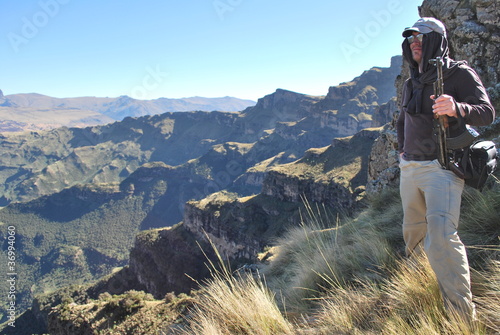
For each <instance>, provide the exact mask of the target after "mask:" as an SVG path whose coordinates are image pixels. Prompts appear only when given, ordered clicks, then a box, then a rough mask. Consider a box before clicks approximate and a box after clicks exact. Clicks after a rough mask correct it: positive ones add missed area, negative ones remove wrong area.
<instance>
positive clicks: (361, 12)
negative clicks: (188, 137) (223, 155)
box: [0, 0, 422, 100]
mask: <svg viewBox="0 0 500 335" xmlns="http://www.w3.org/2000/svg"><path fill="white" fill-rule="evenodd" d="M421 3H422V0H383V1H368V0H357V1H333V0H328V1H327V0H307V1H306V0H302V1H299V0H287V1H285V0H184V1H182V0H144V1H132V0H120V1H105V0H99V1H97V0H86V1H84V0H38V1H32V0H23V1H19V0H0V66H1V72H0V89H1V90H2V91H3V92H4V94H15V93H33V92H34V93H40V94H45V95H50V96H54V97H60V98H63V97H79V96H98V97H117V96H120V95H129V96H132V97H134V98H139V99H155V98H158V97H167V98H182V97H191V96H203V97H223V96H234V97H238V98H243V99H252V100H257V99H258V98H260V97H263V96H264V95H267V94H270V93H272V92H274V91H275V90H276V89H277V88H283V89H287V90H291V91H295V92H299V93H305V94H311V95H325V94H326V93H327V92H328V87H329V86H333V85H338V84H339V83H341V82H345V81H349V80H351V79H353V78H354V77H356V76H359V75H360V74H361V73H362V72H363V71H364V70H367V69H369V68H371V67H373V66H383V67H387V66H389V63H390V58H391V56H394V55H398V54H400V53H401V46H400V45H401V41H402V37H401V32H402V30H403V28H404V27H407V26H410V25H411V24H413V23H414V22H415V21H416V20H417V19H418V18H419V17H418V10H417V7H418V6H419V5H421Z"/></svg>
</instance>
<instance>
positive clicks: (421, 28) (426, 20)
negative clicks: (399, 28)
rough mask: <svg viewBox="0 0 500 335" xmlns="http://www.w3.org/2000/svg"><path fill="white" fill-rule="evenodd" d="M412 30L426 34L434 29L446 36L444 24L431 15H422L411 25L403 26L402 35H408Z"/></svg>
mask: <svg viewBox="0 0 500 335" xmlns="http://www.w3.org/2000/svg"><path fill="white" fill-rule="evenodd" d="M414 31H416V32H419V33H422V34H427V33H430V32H431V31H435V32H437V33H440V34H441V35H443V36H444V37H446V28H445V26H444V24H443V23H442V22H441V21H439V20H437V19H435V18H433V17H423V18H421V19H419V20H418V21H417V22H415V23H414V24H413V26H412V27H407V28H405V30H404V31H403V37H408V36H410V35H411V34H412V32H414Z"/></svg>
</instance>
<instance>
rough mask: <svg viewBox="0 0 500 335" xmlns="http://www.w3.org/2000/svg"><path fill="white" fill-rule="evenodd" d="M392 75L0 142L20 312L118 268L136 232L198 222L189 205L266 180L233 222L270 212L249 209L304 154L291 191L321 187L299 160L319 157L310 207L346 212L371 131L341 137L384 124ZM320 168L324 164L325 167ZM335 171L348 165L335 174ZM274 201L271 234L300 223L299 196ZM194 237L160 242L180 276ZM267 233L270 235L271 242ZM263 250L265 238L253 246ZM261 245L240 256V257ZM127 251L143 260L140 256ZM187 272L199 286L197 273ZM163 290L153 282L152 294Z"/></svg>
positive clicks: (383, 71)
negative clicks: (231, 107)
mask: <svg viewBox="0 0 500 335" xmlns="http://www.w3.org/2000/svg"><path fill="white" fill-rule="evenodd" d="M400 67H401V57H394V58H393V59H392V62H391V67H389V68H381V67H373V68H372V69H370V70H367V71H365V72H364V73H362V74H361V75H360V76H359V77H357V78H354V79H353V80H352V81H350V82H345V83H342V84H340V85H338V86H335V87H331V88H330V89H329V91H328V94H327V95H326V96H309V95H305V94H301V93H296V92H291V91H287V90H284V89H278V90H276V92H274V93H272V94H269V95H267V96H265V97H263V98H261V99H259V100H258V102H257V103H256V104H255V106H250V107H247V108H245V109H243V110H242V111H240V112H216V111H213V112H201V111H193V112H165V113H162V114H156V115H145V116H140V117H126V118H125V119H123V120H122V121H116V122H113V123H109V124H106V125H98V126H92V127H85V128H67V127H61V128H56V129H51V130H47V131H32V132H24V133H3V134H2V135H0V146H1V147H2V154H1V155H0V180H1V186H0V197H1V199H2V201H1V204H2V205H3V206H5V208H3V209H2V210H0V222H3V223H4V225H1V226H0V231H2V232H3V230H4V228H5V229H6V227H8V226H10V225H12V226H16V229H17V235H16V239H17V243H18V247H19V249H18V250H19V251H18V259H19V261H18V269H19V270H18V271H19V272H22V273H23V277H24V281H23V282H19V286H18V292H19V293H18V303H19V305H18V306H20V308H23V309H26V308H28V307H29V306H30V304H31V302H32V300H33V298H34V297H35V296H36V295H39V294H46V293H49V292H52V291H54V290H55V289H57V288H60V287H64V286H66V285H70V284H83V283H87V282H91V281H93V280H96V279H98V278H101V277H103V276H105V275H109V274H111V273H112V272H113V271H116V268H121V267H125V268H127V267H128V263H129V251H130V250H131V249H132V248H133V246H134V243H135V242H134V240H135V238H136V235H137V234H138V233H139V232H140V231H145V230H146V231H147V230H149V229H161V228H164V227H172V226H176V225H177V224H178V223H179V222H182V221H185V220H187V217H186V215H188V214H187V213H200V215H202V216H203V215H205V214H203V213H204V210H201V211H199V210H197V209H196V208H197V207H198V206H197V205H196V206H193V205H187V203H188V202H190V201H201V200H202V199H204V198H206V197H207V196H209V195H210V194H213V193H216V194H217V193H218V192H221V191H223V192H229V193H227V194H229V195H230V196H229V199H234V198H235V197H236V198H238V197H253V196H255V195H256V194H259V193H261V191H262V188H263V185H264V184H266V181H265V180H269V181H268V182H270V183H271V184H269V187H267V188H266V189H267V190H268V191H265V192H267V193H269V194H267V195H263V196H259V197H257V198H255V199H253V200H251V201H248V202H246V205H249V206H250V207H248V208H247V209H245V210H244V212H248V214H243V213H242V215H243V217H247V216H248V215H249V216H248V219H251V221H252V222H253V221H255V220H258V218H262V219H264V217H265V213H266V211H268V210H271V209H270V208H269V209H265V210H261V209H258V207H259V206H260V204H261V203H262V201H264V202H265V201H266V200H265V199H272V198H274V197H275V196H274V195H273V194H272V193H273V192H274V191H272V190H274V189H276V187H284V188H285V189H288V186H286V183H285V185H283V180H286V179H287V178H284V179H283V176H286V175H287V174H285V175H283V174H276V173H277V171H278V170H276V172H273V173H271V171H273V169H274V168H276V167H278V166H281V165H283V164H285V165H286V164H290V163H293V162H294V161H297V160H299V159H301V157H306V158H303V159H302V163H303V164H298V165H293V166H300V167H301V168H300V169H301V170H302V169H304V173H305V175H304V176H302V175H301V173H299V174H298V176H297V177H298V179H297V181H298V184H297V186H296V187H297V189H298V190H302V189H304V190H307V189H309V190H310V189H311V188H314V187H313V186H312V184H310V183H313V184H314V185H319V184H318V183H319V182H320V181H321V179H319V180H316V181H315V180H314V179H315V177H314V175H315V173H316V172H314V171H315V169H314V168H312V167H307V166H308V163H307V161H310V160H311V159H313V157H316V156H318V155H319V156H320V157H321V158H320V160H321V161H323V163H322V164H325V167H324V169H325V171H324V172H325V173H326V171H329V170H331V175H330V174H328V175H325V176H326V177H325V179H324V181H323V182H322V183H323V184H324V185H323V186H321V188H320V189H323V190H324V194H317V195H316V196H314V198H313V199H312V200H314V201H324V200H326V201H330V200H328V198H329V197H331V198H332V199H335V198H336V196H335V194H337V193H338V192H341V194H342V197H341V198H342V202H339V203H338V204H339V206H340V207H341V208H342V210H345V211H351V210H352V207H353V206H354V205H355V204H356V203H357V200H356V199H357V197H358V196H359V195H360V194H361V193H363V190H364V186H363V185H364V183H365V182H366V176H367V163H368V162H367V161H366V159H362V158H360V157H358V156H359V155H360V154H361V152H362V153H363V155H367V154H368V152H369V150H370V148H371V146H372V143H373V141H374V139H375V138H376V137H377V135H376V134H378V131H376V130H374V131H371V132H366V134H371V135H368V136H360V137H356V139H354V140H352V141H351V140H350V137H351V136H352V135H353V134H356V133H358V132H360V131H361V130H363V129H366V128H370V127H380V126H381V125H383V124H385V123H387V122H388V121H389V120H390V118H391V117H392V116H391V115H392V113H391V112H388V111H387V110H388V109H391V108H387V106H391V104H390V103H389V104H387V100H390V99H391V97H393V96H394V95H395V92H396V89H395V87H394V84H393V83H394V78H395V77H396V76H397V74H398V73H399V72H400ZM343 137H347V138H346V140H336V142H335V143H336V144H335V146H337V148H336V149H332V150H327V151H326V153H325V154H319V152H318V153H315V154H312V152H311V153H310V154H308V155H307V156H304V155H305V153H306V151H308V150H309V149H310V148H325V147H328V146H331V145H332V140H333V139H335V138H343ZM349 143H358V146H359V147H358V146H353V145H352V144H349ZM323 150H324V149H322V150H320V151H323ZM360 150H361V151H360ZM351 155H352V156H351ZM336 156H338V157H344V158H342V159H341V160H340V161H338V162H342V163H341V164H340V163H335V162H334V160H336V159H335V157H336ZM348 157H352V158H349V159H348ZM314 160H316V158H314V159H313V161H314ZM328 160H329V161H331V163H326V162H324V161H328ZM344 164H347V165H346V166H350V168H348V170H347V171H344V172H342V171H341V170H342V166H344ZM349 164H351V165H349ZM270 176H275V177H273V178H272V179H268V178H269V177H270ZM266 178H267V179H266ZM351 179H352V180H351ZM300 180H303V181H300ZM329 180H330V182H329ZM333 181H335V182H333ZM279 185H282V186H279ZM306 185H309V186H306ZM329 185H330V186H329ZM340 185H342V186H340ZM277 192H278V193H283V192H280V191H277ZM300 192H302V191H299V193H300ZM295 193H296V192H295ZM283 194H284V195H285V196H286V197H288V198H283V199H281V200H280V199H279V197H278V198H277V199H278V200H277V203H276V205H275V209H272V211H274V212H276V213H279V212H280V211H281V208H282V206H283V205H282V204H281V203H282V202H283V201H284V202H285V203H287V202H288V203H290V205H288V207H289V214H287V216H284V219H283V220H284V221H280V222H283V225H282V227H280V226H279V225H275V224H271V222H269V223H266V225H270V227H274V228H271V230H270V231H274V232H275V233H277V232H279V231H283V229H284V227H285V226H286V224H285V223H286V222H294V221H295V220H296V219H297V218H296V215H297V204H298V203H299V198H300V196H299V195H298V194H295V195H294V196H293V197H292V196H291V195H290V192H289V191H287V192H285V193H283ZM287 194H288V195H287ZM290 197H291V198H290ZM223 198H224V197H223ZM217 199H219V198H217ZM217 201H220V199H219V200H216V202H217ZM224 201H226V200H224ZM332 204H333V203H332ZM339 210H340V208H339ZM189 216H190V217H191V216H192V215H191V214H189ZM195 217H196V215H195ZM243 217H242V219H243ZM286 217H289V219H285V218H286ZM265 220H266V221H267V219H265ZM290 220H291V221H290ZM194 222H198V219H196V220H195V221H194ZM248 224H250V226H251V225H252V224H251V223H248ZM192 227H196V225H195V226H192ZM264 227H265V226H263V229H264ZM195 230H196V228H191V230H189V229H187V230H186V228H185V226H184V225H182V226H179V228H178V229H175V230H172V232H174V235H175V234H177V233H179V232H181V231H184V233H181V235H180V236H177V235H175V236H177V237H170V235H169V237H168V239H170V238H173V239H174V240H176V241H178V242H179V243H181V244H180V245H179V246H178V249H176V250H178V252H180V250H185V252H184V253H182V254H183V255H185V257H184V258H182V259H181V258H178V257H179V255H178V254H177V253H178V252H173V251H165V252H166V254H168V255H171V256H170V258H171V259H172V260H174V259H178V260H179V261H178V262H180V263H182V264H184V265H185V266H186V267H189V268H192V267H193V266H194V267H195V268H199V267H200V264H199V263H197V262H199V261H200V260H202V259H203V257H202V256H200V255H199V254H198V253H195V252H193V250H192V249H193V245H192V243H194V240H195V239H197V237H195V236H194V235H193V232H194V231H195ZM266 230H267V228H266ZM266 235H268V237H269V238H271V233H269V234H266ZM3 236H7V235H3ZM190 236H191V237H190ZM249 236H252V235H249ZM166 238H167V237H166ZM188 241H191V242H188ZM265 241H269V239H267V240H263V241H262V242H259V244H258V245H261V244H262V243H266V242H265ZM4 243H5V241H4ZM174 244H175V243H174ZM254 244H255V243H254ZM258 245H255V246H254V247H253V248H251V249H248V248H245V249H246V250H248V255H247V256H248V257H250V256H251V254H252V253H253V252H255V250H257V248H258ZM136 250H137V252H138V253H140V254H142V253H143V252H144V251H141V250H143V248H142V247H138V248H137V249H136ZM188 250H189V252H188ZM189 253H192V256H188V254H189ZM2 257H3V256H2ZM138 257H139V258H141V256H138ZM148 257H149V256H148ZM186 257H187V258H186ZM188 258H189V259H191V260H192V261H190V262H188V261H187V259H188ZM134 259H136V258H134ZM162 259H163V258H162ZM176 262H177V261H176ZM134 264H136V266H138V267H140V266H142V265H140V264H138V263H137V262H135V263H134ZM175 264H177V263H175ZM195 264H197V265H195ZM201 267H202V268H203V266H201ZM187 270H188V269H187V268H186V271H187ZM155 272H158V271H157V270H153V273H155ZM161 272H162V273H164V272H165V271H164V270H162V271H161ZM120 273H121V272H120ZM134 273H135V272H134ZM147 273H149V271H145V272H144V275H146V274H147ZM171 275H172V276H176V275H175V274H173V273H172V274H171ZM192 275H193V276H194V277H200V278H201V277H203V276H204V275H206V273H204V272H200V273H198V274H193V273H192ZM180 278H183V279H182V280H180V281H179V279H172V280H170V281H167V282H170V283H171V284H170V285H171V287H170V288H171V289H172V288H173V287H177V289H176V290H186V289H187V286H186V283H184V281H183V280H184V276H183V275H182V274H181V275H180ZM137 280H139V279H137ZM137 280H136V281H137ZM139 283H141V280H139ZM138 285H139V284H138ZM140 285H142V284H140ZM140 285H139V286H140ZM167 287H168V286H164V285H163V284H162V285H161V286H159V287H158V292H162V291H163V290H164V289H167ZM1 289H3V288H0V290H1Z"/></svg>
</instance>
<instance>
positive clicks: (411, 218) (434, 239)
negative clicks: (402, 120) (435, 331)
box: [400, 159, 475, 320]
mask: <svg viewBox="0 0 500 335" xmlns="http://www.w3.org/2000/svg"><path fill="white" fill-rule="evenodd" d="M400 168H401V183H400V192H401V200H402V204H403V210H404V218H403V237H404V241H405V244H406V255H407V256H410V255H411V254H412V253H413V252H418V248H419V247H420V246H421V245H422V244H423V247H424V250H425V253H426V255H427V258H428V259H429V263H430V265H431V267H432V269H433V270H434V272H435V274H436V277H437V280H438V283H439V287H440V289H441V294H442V296H443V299H444V302H445V307H446V308H447V309H448V310H449V309H450V308H452V309H453V310H455V311H457V312H458V313H459V314H461V315H462V316H464V317H466V318H467V319H469V320H472V319H473V318H474V317H475V316H474V315H475V309H474V304H473V303H472V294H471V289H470V273H469V263H468V261H467V253H466V250H465V246H464V245H463V243H462V241H461V240H460V238H459V236H458V234H457V227H458V220H459V217H460V203H461V199H462V191H463V188H464V181H463V180H462V179H460V178H458V177H457V176H456V175H455V174H454V173H453V172H451V171H448V170H444V169H442V168H441V166H440V164H439V163H438V161H437V160H433V161H405V160H404V159H402V160H401V163H400Z"/></svg>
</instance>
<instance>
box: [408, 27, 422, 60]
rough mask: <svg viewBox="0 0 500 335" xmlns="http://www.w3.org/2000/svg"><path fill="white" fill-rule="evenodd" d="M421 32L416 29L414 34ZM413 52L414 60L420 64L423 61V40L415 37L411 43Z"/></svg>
mask: <svg viewBox="0 0 500 335" xmlns="http://www.w3.org/2000/svg"><path fill="white" fill-rule="evenodd" d="M418 34H419V33H418V32H416V31H414V32H413V36H417V35H418ZM410 49H411V54H412V56H413V60H414V61H415V62H417V63H418V64H420V62H421V61H422V42H420V41H419V39H418V38H414V39H413V43H412V44H410Z"/></svg>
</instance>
